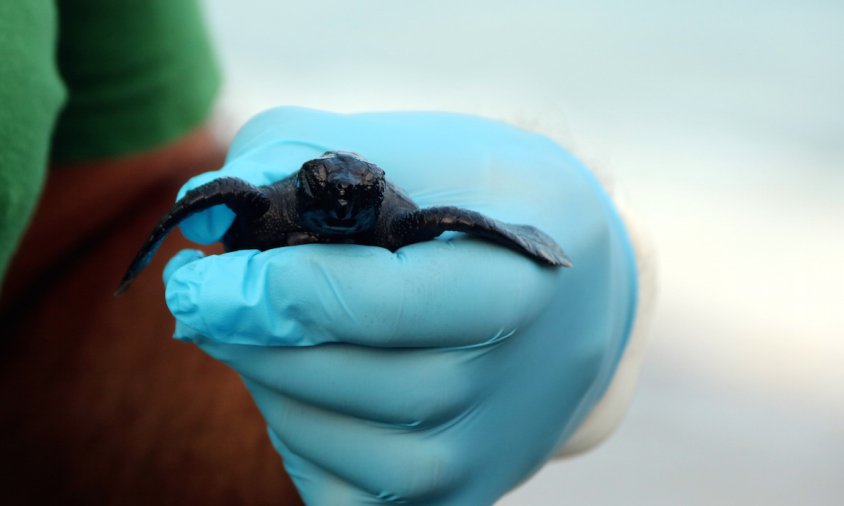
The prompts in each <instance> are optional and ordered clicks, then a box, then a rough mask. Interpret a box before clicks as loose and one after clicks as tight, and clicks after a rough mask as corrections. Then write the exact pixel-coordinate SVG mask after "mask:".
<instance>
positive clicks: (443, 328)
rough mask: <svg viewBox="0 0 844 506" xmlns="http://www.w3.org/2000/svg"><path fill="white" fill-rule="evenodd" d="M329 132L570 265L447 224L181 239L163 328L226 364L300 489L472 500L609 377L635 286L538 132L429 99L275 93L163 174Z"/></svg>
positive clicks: (408, 184) (312, 148) (506, 476)
mask: <svg viewBox="0 0 844 506" xmlns="http://www.w3.org/2000/svg"><path fill="white" fill-rule="evenodd" d="M328 150H348V151H355V152H357V153H360V154H362V155H363V156H365V157H366V158H367V159H368V160H370V161H371V162H373V163H375V164H377V165H379V166H380V167H381V168H383V169H384V170H385V171H386V174H387V178H388V179H390V180H392V181H393V182H394V183H396V184H397V185H398V186H399V187H401V188H403V189H405V190H406V191H407V192H408V193H409V194H410V196H411V197H412V198H413V199H414V200H415V201H416V202H417V203H418V204H419V205H420V206H422V207H425V206H430V205H456V206H461V207H467V208H471V209H474V210H476V211H480V212H482V213H485V214H488V215H490V216H493V217H495V218H498V219H501V220H504V221H508V222H512V223H527V224H532V225H534V226H536V227H538V228H540V229H541V230H543V231H545V232H546V233H548V234H550V235H551V236H552V237H554V238H555V239H556V240H557V241H558V242H559V244H560V245H562V247H563V249H565V250H566V252H567V253H568V255H569V256H570V257H571V259H572V260H573V262H574V267H573V268H571V269H554V268H549V267H543V266H540V265H538V264H537V263H535V262H534V261H532V260H530V259H528V258H526V257H524V256H521V255H519V254H517V253H514V252H513V251H511V250H509V249H506V248H503V247H500V246H498V245H495V244H492V243H489V242H486V241H483V240H479V239H475V238H470V237H468V236H464V235H459V234H451V235H450V236H449V237H447V238H445V239H443V238H440V239H438V240H434V241H429V242H424V243H418V244H413V245H410V246H406V247H404V248H401V249H400V250H398V251H397V252H396V253H391V252H390V251H387V250H385V249H381V248H376V247H369V246H358V245H333V244H332V245H304V246H295V247H286V248H280V249H276V250H270V251H265V252H257V251H252V250H249V251H237V252H233V253H228V254H225V255H219V256H209V257H205V258H202V256H201V254H200V253H198V252H195V251H185V252H182V253H181V254H179V255H177V256H176V257H175V258H174V259H173V260H172V261H171V263H170V264H169V265H168V268H167V269H166V271H165V280H167V292H166V297H167V304H168V305H169V307H170V310H171V311H172V313H173V315H174V316H175V317H176V319H177V328H176V334H175V337H177V338H179V339H184V340H189V341H193V342H195V343H196V344H197V345H198V346H199V347H201V348H202V349H203V350H204V351H206V352H207V353H209V354H210V355H212V356H213V357H215V358H217V359H219V360H222V361H223V362H225V363H227V364H229V365H230V366H231V367H233V368H234V369H235V370H236V371H237V372H239V373H240V375H241V376H242V377H243V380H244V382H245V384H246V386H247V387H248V388H249V390H250V392H251V393H252V395H253V397H254V398H255V401H256V403H257V405H258V407H259V408H260V410H261V413H262V414H263V415H264V417H265V419H266V421H267V423H268V425H269V433H270V438H271V439H272V442H273V444H274V445H275V448H276V449H277V450H278V451H279V452H280V453H281V455H282V456H283V458H284V463H285V466H286V468H287V470H288V472H289V473H290V475H291V476H292V478H293V480H294V482H295V483H296V486H297V487H298V489H299V491H300V493H301V495H302V497H303V499H304V500H305V502H307V503H308V504H316V505H322V504H373V503H382V502H383V503H390V502H401V503H407V504H420V503H424V504H431V503H434V504H457V505H479V504H491V503H493V502H494V501H495V500H497V499H498V498H499V497H500V496H501V495H503V494H504V493H505V492H506V491H508V490H509V489H511V488H513V487H514V486H516V485H517V484H519V483H520V482H521V481H523V480H524V479H526V478H527V477H528V476H530V475H531V474H532V473H533V472H534V471H535V470H537V469H538V468H539V467H540V466H541V465H542V464H543V463H544V462H545V461H546V459H547V458H548V457H549V455H550V454H551V453H553V452H554V450H555V449H557V448H558V447H560V446H561V445H562V444H564V442H565V441H566V439H567V437H568V436H570V435H571V434H572V432H573V431H574V430H575V429H576V428H577V427H578V425H579V424H580V423H581V421H582V420H583V419H584V417H585V415H586V414H587V413H588V412H589V411H590V409H591V408H592V407H593V406H594V405H595V403H596V402H597V401H598V400H599V399H600V397H601V395H602V393H603V392H604V390H605V389H606V387H607V384H608V382H609V381H610V379H611V377H612V374H613V371H614V369H615V367H616V364H617V362H618V359H619V356H620V354H621V352H622V351H623V349H624V345H625V341H626V339H627V335H628V333H629V329H630V325H631V320H632V316H633V312H634V306H635V288H636V275H635V266H634V259H633V257H632V253H631V249H630V245H629V242H628V239H627V237H626V235H625V231H624V229H623V226H622V224H621V222H620V220H619V218H618V216H617V214H616V212H615V211H614V209H613V207H612V205H611V204H610V202H609V200H608V198H607V196H606V194H605V193H604V191H603V190H602V189H601V188H600V186H599V185H598V183H597V182H596V181H595V179H594V178H593V177H592V175H591V174H590V173H589V172H588V171H587V170H586V169H585V168H584V167H583V166H582V165H581V164H580V163H579V162H578V161H576V160H575V159H574V158H572V157H571V156H570V155H569V154H568V153H567V152H566V151H564V150H563V149H562V148H560V147H559V146H558V145H556V144H555V143H553V142H552V141H550V140H548V139H547V138H545V137H542V136H540V135H535V134H531V133H527V132H524V131H521V130H517V129H514V128H512V127H509V126H506V125H503V124H501V123H498V122H493V121H489V120H484V119H479V118H473V117H467V116H459V115H450V114H435V113H382V114H360V115H335V114H329V113H323V112H317V111H310V110H303V109H290V108H281V109H274V110H271V111H268V112H265V113H263V114H261V115H259V116H257V117H256V118H255V119H253V120H252V121H250V122H249V123H248V124H247V125H246V126H245V127H244V128H243V129H242V130H241V132H240V133H239V134H238V136H237V138H236V139H235V141H234V143H233V145H232V147H231V150H230V153H229V156H228V160H227V163H226V165H225V167H224V168H223V169H222V170H220V171H218V172H212V173H208V174H204V175H201V176H198V177H197V178H194V179H193V180H191V181H190V182H189V183H188V184H187V185H186V186H185V188H184V191H186V190H187V189H190V188H193V187H196V186H198V185H199V184H202V183H204V182H207V181H208V180H210V179H212V178H214V177H218V176H221V175H234V176H237V177H241V178H243V179H246V180H248V181H250V182H252V183H255V184H267V183H270V182H273V181H276V180H278V179H280V178H282V177H283V176H285V175H287V174H289V173H290V172H293V171H296V170H298V168H299V167H300V166H301V164H302V163H303V162H305V161H306V160H309V159H311V158H315V157H318V156H320V155H321V154H322V153H323V152H324V151H328ZM231 220H232V214H231V212H230V211H228V210H227V209H226V208H223V207H220V208H214V209H212V210H209V211H207V212H205V213H202V214H199V215H196V216H194V217H193V218H191V219H190V220H188V221H185V222H184V223H183V224H182V229H183V232H184V233H185V235H187V236H188V237H189V238H191V239H193V240H196V241H199V242H211V241H215V240H218V239H220V237H221V236H222V234H223V233H224V232H225V230H226V228H227V227H228V225H229V224H230V223H231ZM316 345H318V346H316ZM232 430H233V431H236V430H237V428H236V427H232Z"/></svg>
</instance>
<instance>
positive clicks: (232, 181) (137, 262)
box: [114, 177, 271, 297]
mask: <svg viewBox="0 0 844 506" xmlns="http://www.w3.org/2000/svg"><path fill="white" fill-rule="evenodd" d="M220 204H223V205H225V206H226V207H228V208H229V209H231V210H232V211H234V213H235V214H237V215H242V214H249V215H252V216H260V215H262V214H264V213H266V212H267V211H268V210H269V208H270V206H271V202H270V199H269V198H267V196H266V195H264V194H263V193H262V192H261V189H260V188H258V187H256V186H254V185H251V184H249V183H247V182H246V181H244V180H242V179H239V178H235V177H222V178H218V179H214V180H212V181H210V182H208V183H205V184H204V185H202V186H198V187H196V188H194V189H193V190H190V191H189V192H187V193H186V194H185V196H184V197H182V198H181V199H179V201H178V202H176V204H174V205H173V207H172V208H171V209H170V212H168V213H167V214H166V215H164V217H163V218H161V221H160V222H159V223H158V225H156V226H155V228H154V229H153V230H152V233H151V234H150V236H149V238H148V239H147V241H146V242H145V243H144V245H143V246H141V249H140V250H139V251H138V254H137V255H135V258H134V259H133V260H132V263H131V264H129V268H128V269H127V270H126V274H125V275H124V276H123V279H122V280H121V282H120V286H119V287H118V288H117V291H116V292H114V295H115V297H116V296H118V295H120V294H122V293H123V292H125V291H126V289H127V288H129V285H130V284H131V283H132V281H133V280H134V279H135V277H136V276H137V275H138V274H139V273H140V272H141V271H142V270H143V268H144V267H146V266H147V264H148V263H149V262H150V260H152V257H153V255H155V251H156V250H157V249H158V246H159V245H160V244H161V241H163V240H164V238H165V237H166V236H167V234H168V233H169V232H170V230H172V229H173V227H175V226H176V225H178V224H179V223H181V222H182V220H184V219H185V218H187V217H188V216H191V215H193V214H196V213H198V212H200V211H204V210H206V209H209V208H211V207H214V206H216V205H220Z"/></svg>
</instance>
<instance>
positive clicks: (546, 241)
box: [116, 151, 571, 295]
mask: <svg viewBox="0 0 844 506" xmlns="http://www.w3.org/2000/svg"><path fill="white" fill-rule="evenodd" d="M220 204H223V205H225V206H227V207H228V208H229V209H231V210H232V211H233V212H234V213H235V220H234V222H233V223H232V225H231V226H230V227H229V229H228V231H227V232H226V233H225V235H224V236H223V239H222V242H223V245H224V246H225V249H226V250H227V251H234V250H241V249H258V250H262V251H263V250H267V249H271V248H278V247H282V246H294V245H297V244H310V243H354V244H366V245H371V246H380V247H383V248H387V249H389V250H390V251H395V250H397V249H399V248H401V247H402V246H406V245H408V244H413V243H416V242H421V241H428V240H431V239H434V238H435V237H437V236H439V235H440V234H442V233H443V232H445V231H447V230H452V231H457V232H465V233H467V234H472V235H476V236H479V237H483V238H484V239H488V240H490V241H493V242H496V243H498V244H501V245H503V246H506V247H508V248H511V249H513V250H515V251H517V252H519V253H521V254H523V255H525V256H527V257H529V258H531V259H533V260H535V261H537V262H539V263H541V264H544V265H550V266H555V267H571V262H570V260H569V259H568V257H567V256H566V254H565V253H564V252H563V250H562V248H560V246H559V245H558V244H557V243H556V242H555V241H554V240H553V239H552V238H551V237H549V236H548V235H547V234H545V233H544V232H542V231H540V230H538V229H536V228H535V227H532V226H530V225H513V224H510V223H504V222H501V221H498V220H495V219H493V218H489V217H487V216H484V215H482V214H480V213H478V212H475V211H471V210H468V209H462V208H459V207H452V206H444V207H429V208H425V209H420V208H419V207H418V206H417V205H416V204H415V203H414V202H413V201H412V200H411V199H410V197H408V196H407V195H406V194H405V193H404V192H403V191H402V190H401V189H399V188H398V187H396V186H395V185H393V184H392V183H390V182H389V181H387V180H386V179H385V177H384V171H383V170H381V169H380V168H379V167H378V166H376V165H375V164H372V163H370V162H368V161H366V160H365V159H364V158H363V157H361V156H360V155H357V154H355V153H351V152H347V151H329V152H327V153H325V154H324V155H323V156H321V157H319V158H315V159H313V160H309V161H307V162H305V163H304V164H303V165H302V168H301V169H299V171H298V172H296V173H294V174H292V175H290V176H288V177H286V178H284V179H282V180H280V181H277V182H275V183H273V184H270V185H266V186H254V185H251V184H249V183H247V182H246V181H244V180H242V179H238V178H233V177H223V178H219V179H215V180H213V181H211V182H209V183H206V184H204V185H201V186H199V187H197V188H194V189H193V190H190V191H189V192H187V193H186V194H185V196H184V197H183V198H181V199H180V200H179V201H178V202H176V204H175V205H174V206H173V207H172V208H171V209H170V212H168V213H167V214H166V215H165V216H164V217H163V218H162V219H161V221H160V222H159V223H158V225H156V227H155V228H154V229H153V231H152V233H151V234H150V236H149V239H147V241H146V243H144V245H143V246H142V247H141V249H140V251H138V254H137V255H136V256H135V258H134V260H132V263H131V264H130V265H129V269H128V270H127V271H126V274H125V276H124V277H123V280H122V281H121V283H120V287H119V288H118V289H117V292H116V295H119V294H121V293H123V291H125V290H126V289H127V288H128V287H129V285H130V284H131V283H132V280H133V279H135V277H136V276H137V275H138V273H140V271H141V270H143V268H144V267H145V266H146V265H147V264H148V263H149V261H150V259H151V258H152V256H153V255H154V254H155V250H156V249H157V248H158V245H159V244H160V243H161V241H162V240H163V239H164V237H165V236H166V235H167V233H168V232H170V230H172V229H173V227H175V226H176V225H178V224H179V223H180V222H181V221H182V220H184V219H185V218H187V217H188V216H190V215H192V214H194V213H198V212H200V211H203V210H205V209H208V208H210V207H212V206H216V205H220Z"/></svg>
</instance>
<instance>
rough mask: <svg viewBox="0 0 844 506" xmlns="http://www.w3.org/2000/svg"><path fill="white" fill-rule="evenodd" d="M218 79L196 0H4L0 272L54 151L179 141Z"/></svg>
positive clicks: (130, 148) (203, 111) (81, 155)
mask: <svg viewBox="0 0 844 506" xmlns="http://www.w3.org/2000/svg"><path fill="white" fill-rule="evenodd" d="M219 84H220V77H219V72H218V69H217V66H216V64H215V60H214V55H213V51H212V48H211V44H210V42H209V39H208V34H207V33H206V31H205V26H204V23H203V19H202V13H201V12H200V8H199V5H198V0H121V1H119V2H116V1H114V0H26V1H6V0H3V1H0V282H2V277H3V275H4V274H5V272H6V269H7V267H8V263H9V260H10V259H11V256H12V254H13V252H14V250H15V248H16V246H17V244H18V242H19V241H20V237H21V235H22V234H23V231H24V229H25V227H26V224H27V222H28V219H29V216H30V215H31V213H32V210H33V208H34V206H35V202H36V200H37V198H38V195H39V193H40V191H41V186H42V184H43V181H44V176H45V173H46V167H47V164H48V161H53V162H84V161H92V160H98V159H107V158H115V157H120V156H125V155H129V154H133V153H136V152H143V151H147V150H151V149H155V148H157V147H161V146H163V145H166V144H168V143H170V142H172V141H175V140H177V139H178V138H180V137H181V136H183V135H185V134H187V133H189V132H190V131H191V130H193V129H195V128H197V127H199V126H200V125H201V123H202V122H203V121H204V120H205V119H206V118H207V117H208V115H209V113H210V110H211V108H212V106H213V102H214V99H215V96H216V93H217V90H218V87H219ZM62 106H64V107H63V108H62Z"/></svg>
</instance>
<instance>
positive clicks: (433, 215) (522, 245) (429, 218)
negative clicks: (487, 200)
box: [394, 206, 572, 267]
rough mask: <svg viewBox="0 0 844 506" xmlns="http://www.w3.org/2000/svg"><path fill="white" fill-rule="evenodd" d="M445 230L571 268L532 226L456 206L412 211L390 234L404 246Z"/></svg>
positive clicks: (547, 238) (551, 242)
mask: <svg viewBox="0 0 844 506" xmlns="http://www.w3.org/2000/svg"><path fill="white" fill-rule="evenodd" d="M447 230H452V231H456V232H465V233H467V234H472V235H476V236H479V237H483V238H484V239H488V240H491V241H493V242H496V243H498V244H501V245H502V246H506V247H508V248H510V249H512V250H515V251H516V252H518V253H521V254H523V255H527V256H528V257H530V258H532V259H534V260H535V261H537V262H539V263H541V264H545V265H552V266H555V267H571V266H572V263H571V260H570V259H569V257H568V256H566V254H565V253H564V252H563V249H562V248H561V247H560V245H559V244H557V243H556V241H554V239H552V238H551V237H550V236H549V235H548V234H546V233H545V232H542V231H541V230H539V229H537V228H536V227H532V226H530V225H514V224H511V223H505V222H503V221H499V220H496V219H493V218H490V217H488V216H484V215H483V214H481V213H478V212H475V211H470V210H469V209H462V208H459V207H451V206H445V207H429V208H426V209H417V210H415V211H412V212H410V213H408V214H407V215H405V216H403V217H402V218H400V219H399V221H398V223H397V224H396V226H395V227H394V234H395V235H397V236H399V238H400V239H404V244H411V243H414V242H419V241H426V240H429V239H433V238H434V237H437V236H438V235H440V234H442V233H443V232H445V231H447Z"/></svg>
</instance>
